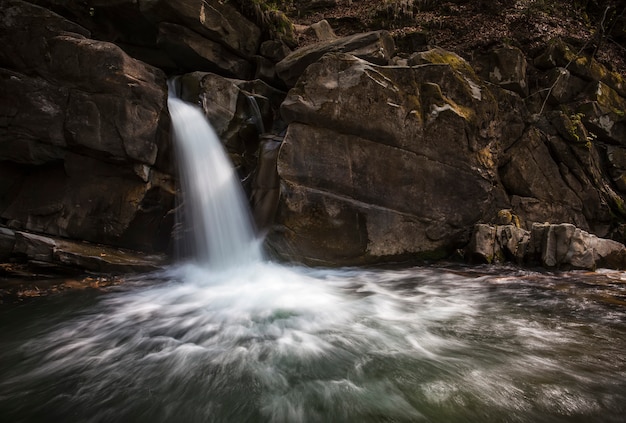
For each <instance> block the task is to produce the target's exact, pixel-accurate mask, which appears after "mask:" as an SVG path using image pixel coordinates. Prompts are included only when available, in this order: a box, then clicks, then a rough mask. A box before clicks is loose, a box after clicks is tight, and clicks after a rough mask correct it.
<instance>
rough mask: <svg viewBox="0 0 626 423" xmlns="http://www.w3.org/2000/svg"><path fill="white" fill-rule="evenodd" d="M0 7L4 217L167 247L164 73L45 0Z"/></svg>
mask: <svg viewBox="0 0 626 423" xmlns="http://www.w3.org/2000/svg"><path fill="white" fill-rule="evenodd" d="M0 13H1V15H0V43H2V45H3V46H4V47H3V48H2V49H0V76H1V78H0V89H1V90H2V92H3V93H5V95H3V96H2V97H1V98H0V122H2V124H1V125H0V163H1V165H0V168H1V169H2V171H1V172H0V222H4V223H6V224H7V225H9V226H10V227H11V228H14V229H19V230H26V231H35V232H40V233H45V234H50V235H58V236H63V237H69V238H76V239H82V240H89V241H92V242H100V243H108V244H113V245H120V246H127V247H132V248H139V249H144V250H155V249H157V250H158V249H161V250H162V249H164V248H167V246H168V244H169V232H170V228H171V225H172V219H171V215H170V214H169V212H170V210H171V209H172V206H173V198H174V188H173V180H172V177H171V176H170V174H171V173H172V169H173V163H172V160H171V154H170V145H169V143H170V141H169V134H168V127H169V116H168V113H167V108H166V98H167V92H166V84H165V75H164V74H163V73H162V72H161V71H160V70H158V69H155V68H153V67H151V66H148V65H146V64H144V63H141V62H139V61H136V60H134V59H132V58H131V57H129V56H128V55H127V54H125V53H124V52H123V51H122V50H121V49H120V48H119V47H117V46H116V45H114V44H111V43H107V42H102V41H96V40H92V39H89V38H87V37H86V36H88V35H89V32H88V31H86V30H85V29H84V28H81V27H80V26H78V25H76V24H74V23H72V22H69V21H67V20H66V19H64V18H62V17H61V16H59V15H56V14H55V13H53V12H51V11H49V10H47V9H43V8H41V7H38V6H35V5H32V4H30V3H25V2H21V1H17V0H8V1H6V2H4V3H3V8H2V10H1V11H0Z"/></svg>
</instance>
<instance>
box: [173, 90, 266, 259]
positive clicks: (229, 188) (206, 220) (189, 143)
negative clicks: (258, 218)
mask: <svg viewBox="0 0 626 423" xmlns="http://www.w3.org/2000/svg"><path fill="white" fill-rule="evenodd" d="M173 85H174V84H170V90H169V96H168V100H167V105H168V108H169V110H170V115H171V118H172V127H173V129H174V136H175V140H176V142H175V144H176V151H177V154H178V158H179V167H180V174H181V179H182V186H183V198H184V200H183V205H184V208H185V210H186V213H185V218H186V222H185V226H187V227H190V228H192V229H191V236H192V238H193V255H194V257H195V259H196V260H197V262H199V263H203V264H206V265H208V266H210V267H211V268H213V269H224V268H229V267H233V266H237V265H242V264H246V263H251V262H255V261H259V260H260V259H261V252H260V246H259V242H258V241H257V240H256V238H255V232H254V227H253V224H252V219H251V216H250V213H249V210H248V206H247V203H246V199H245V196H244V193H243V190H242V188H241V184H240V182H239V179H238V178H237V174H236V172H235V170H234V168H233V167H232V165H231V162H230V159H229V158H228V156H227V155H226V153H225V151H224V148H223V146H222V144H221V142H220V140H219V138H218V137H217V134H216V133H215V131H214V130H213V128H212V127H211V126H210V124H209V123H208V121H207V120H206V117H205V116H204V114H203V113H202V111H201V110H200V109H199V108H197V107H196V106H194V105H192V104H189V103H186V102H184V101H183V100H181V99H179V98H177V97H176V95H175V90H174V87H173Z"/></svg>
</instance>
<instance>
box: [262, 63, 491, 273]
mask: <svg viewBox="0 0 626 423" xmlns="http://www.w3.org/2000/svg"><path fill="white" fill-rule="evenodd" d="M454 59H455V60H458V59H457V58H456V57H455V58H454ZM444 93H445V94H444ZM495 108H496V103H495V100H494V98H493V97H492V96H491V95H489V94H488V93H487V92H484V90H483V87H481V85H480V81H478V80H477V79H476V78H475V76H473V75H471V74H467V75H466V74H463V73H461V72H460V71H458V70H457V69H455V67H454V66H453V65H450V64H442V63H429V64H425V65H422V66H416V67H384V66H376V65H374V64H372V63H369V62H366V61H364V60H362V59H359V58H357V57H355V56H352V55H347V54H328V55H326V56H324V57H323V58H322V59H321V60H320V61H319V62H317V63H315V64H313V65H311V66H309V68H308V69H307V70H306V72H305V74H304V75H303V76H302V77H301V79H300V81H299V82H298V84H297V85H296V87H295V88H294V89H292V90H291V91H290V92H289V95H288V96H287V99H286V100H285V102H284V103H283V105H282V115H283V117H284V118H285V119H286V120H287V122H290V125H289V129H288V131H287V134H286V136H285V140H284V142H283V146H282V147H281V150H280V154H279V158H278V173H279V175H280V177H281V180H282V187H281V188H282V196H283V202H281V204H280V209H279V214H278V222H279V223H280V224H281V225H283V226H284V229H281V231H282V232H281V236H280V237H273V238H271V239H272V242H275V243H276V244H277V245H278V247H277V248H278V249H280V250H284V251H288V252H289V254H290V256H292V257H298V258H299V259H302V260H304V261H307V262H315V263H317V262H321V263H334V262H337V261H338V262H340V263H346V264H347V263H363V262H370V261H377V260H381V259H385V258H396V259H400V258H402V257H407V256H420V255H424V256H430V257H434V256H437V255H439V256H445V255H447V254H448V253H449V252H450V249H451V248H453V247H454V246H455V245H456V244H458V243H462V242H464V240H466V237H467V236H468V233H467V231H466V228H467V225H468V224H469V223H470V222H475V221H476V220H478V219H479V218H480V217H481V216H482V215H483V214H484V213H486V212H487V210H488V209H489V208H490V207H491V204H492V202H493V199H494V192H493V186H494V181H495V178H496V169H495V167H494V163H493V161H492V160H491V158H490V151H489V148H490V144H491V143H492V141H493V140H492V139H491V138H489V136H488V134H487V132H485V133H484V134H483V133H481V131H480V130H481V129H483V130H484V131H487V129H488V127H489V125H490V122H491V120H492V119H493V115H494V113H495Z"/></svg>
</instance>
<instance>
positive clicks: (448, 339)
mask: <svg viewBox="0 0 626 423" xmlns="http://www.w3.org/2000/svg"><path fill="white" fill-rule="evenodd" d="M0 322H1V323H0V416H3V419H4V421H10V422H39V421H55V422H56V421H58V422H64V421H71V422H173V421H176V422H421V421H424V422H622V421H624V416H626V325H625V322H626V273H623V272H617V271H600V272H597V273H591V272H575V271H574V272H562V273H550V272H545V271H533V270H528V269H526V270H524V269H518V268H515V267H502V266H493V267H465V266H459V265H452V264H451V265H447V266H446V265H440V266H425V267H409V268H385V269H356V268H355V269H351V268H347V269H310V268H305V267H290V266H284V265H278V264H274V263H271V262H267V261H264V262H255V263H251V264H250V265H245V266H239V267H238V268H237V269H236V270H225V271H219V272H216V271H214V270H210V269H209V268H207V267H203V266H199V265H195V264H185V265H179V266H175V267H171V268H169V269H167V270H165V271H162V272H158V273H153V274H149V275H137V276H133V277H127V280H126V281H125V282H124V283H123V284H122V285H119V286H111V287H107V288H103V289H99V290H83V291H77V292H69V293H66V294H58V295H52V296H48V297H44V298H39V299H33V300H30V301H26V302H24V303H22V304H12V305H3V306H1V307H0Z"/></svg>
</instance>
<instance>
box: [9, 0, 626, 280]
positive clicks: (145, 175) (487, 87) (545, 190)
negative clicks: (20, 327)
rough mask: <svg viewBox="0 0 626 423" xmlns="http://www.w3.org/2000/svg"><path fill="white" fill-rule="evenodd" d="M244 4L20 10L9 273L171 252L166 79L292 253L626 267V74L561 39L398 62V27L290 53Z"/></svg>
mask: <svg viewBox="0 0 626 423" xmlns="http://www.w3.org/2000/svg"><path fill="white" fill-rule="evenodd" d="M233 3H234V2H225V1H222V0H181V1H175V0H115V1H109V0H86V1H82V0H32V1H30V2H24V1H20V0H3V1H2V6H1V7H0V43H1V46H0V89H1V90H2V94H3V95H2V97H0V258H2V260H5V259H7V258H10V257H12V256H15V255H16V254H17V255H26V256H28V255H29V254H31V253H32V258H33V259H36V260H39V259H41V257H43V255H45V257H46V260H48V262H56V263H60V264H71V263H72V262H73V263H74V264H77V265H79V266H84V267H87V268H90V269H92V270H93V268H94V267H97V265H96V264H93V262H91V263H92V264H89V260H85V261H82V262H81V261H79V260H78V259H77V258H75V257H76V256H75V255H72V254H74V253H71V254H70V253H67V254H65V253H63V254H61V253H59V254H56V253H54V251H53V250H54V248H53V250H50V248H48V247H46V248H47V249H46V248H44V250H45V253H42V254H43V255H41V254H39V253H38V251H39V247H37V248H35V247H33V248H30V247H28V248H26V246H28V245H34V244H33V243H32V242H30V241H29V242H26V241H25V240H26V239H27V238H28V239H30V240H33V239H35V238H33V237H38V236H43V237H44V238H46V239H47V238H50V239H52V238H54V239H55V240H53V241H50V242H49V241H46V240H39V241H41V242H39V241H38V242H39V244H37V245H48V246H50V245H52V244H54V245H60V244H59V242H61V241H62V240H60V238H61V237H62V238H73V239H78V240H82V241H90V242H93V243H101V244H108V245H110V246H118V247H126V248H135V249H140V250H145V251H162V250H165V249H167V247H168V244H169V243H170V237H171V229H172V225H173V215H174V213H173V212H172V210H173V207H174V198H175V177H173V176H172V175H173V174H174V173H175V169H174V168H175V165H174V161H173V158H172V154H171V146H170V139H169V118H168V114H167V106H166V95H167V93H166V74H169V75H170V76H171V75H173V74H176V75H179V77H178V79H177V81H178V83H179V84H180V85H181V88H182V94H181V95H182V97H183V98H184V99H186V100H188V101H190V102H193V103H196V104H198V105H199V106H201V107H202V108H203V109H204V111H205V113H206V115H207V117H208V118H209V120H210V121H211V122H212V123H213V125H214V126H215V128H216V130H217V132H218V134H219V135H220V137H221V138H222V140H223V141H224V144H225V146H226V148H227V150H228V152H229V153H230V155H231V157H232V158H233V162H234V163H235V166H236V167H237V169H238V170H239V171H240V174H241V176H242V178H243V179H245V181H244V186H245V187H246V188H247V189H248V193H249V194H250V198H251V203H252V204H253V206H254V208H255V209H254V214H255V217H256V218H257V222H258V223H259V224H260V225H261V226H262V227H263V229H264V230H267V231H268V237H267V240H268V245H269V247H270V248H271V249H273V250H274V251H275V252H276V254H277V255H279V256H281V257H284V258H287V259H291V260H297V261H303V262H307V263H312V264H331V265H338V264H340V265H357V264H369V263H376V262H382V261H400V260H418V259H432V258H440V257H447V256H449V255H450V254H451V253H453V252H455V251H459V250H461V249H464V248H465V247H466V246H467V245H468V243H469V242H470V241H471V244H470V245H471V248H470V250H469V251H470V253H469V256H472V257H474V258H480V259H481V260H484V261H494V260H498V259H500V258H506V259H510V260H514V261H517V262H520V263H524V262H532V261H536V262H538V263H541V264H543V265H545V266H549V267H555V266H556V267H558V266H561V265H563V266H573V267H580V268H593V267H595V266H604V265H607V266H615V267H621V266H622V265H623V258H622V257H623V253H622V252H621V251H622V250H621V247H620V245H621V244H619V243H617V242H616V241H620V242H623V241H624V240H625V239H626V225H625V224H624V222H625V220H626V207H625V204H626V202H625V200H626V198H625V195H626V120H625V117H624V112H625V110H626V84H625V82H624V80H623V78H621V77H620V76H619V75H618V74H616V73H613V72H610V71H609V70H608V69H606V68H605V67H604V66H602V65H601V64H600V63H598V62H597V61H596V60H595V59H593V58H592V57H587V56H585V55H583V54H580V53H577V52H576V50H575V49H572V48H571V47H569V46H568V45H567V44H566V43H564V42H563V41H561V40H558V39H557V40H554V41H553V42H551V43H549V44H548V45H546V46H545V49H543V50H541V49H539V48H537V49H536V50H534V51H533V53H532V54H529V52H528V51H526V52H523V51H522V50H520V49H518V48H515V47H511V46H508V45H499V46H497V47H495V48H491V49H489V50H488V51H484V52H477V53H476V55H475V56H474V57H473V58H472V60H471V61H466V60H464V59H463V58H461V57H460V56H458V55H456V54H454V53H451V52H448V51H445V50H443V49H441V48H438V47H433V46H429V44H430V42H431V40H430V38H429V37H427V34H421V35H420V34H413V35H410V34H405V35H400V36H398V37H400V38H398V40H399V41H400V42H401V43H402V46H401V47H402V48H401V49H402V50H403V51H402V53H398V54H397V55H396V48H395V45H394V39H393V38H392V36H391V34H390V33H389V32H386V31H374V32H367V33H363V34H355V35H351V36H347V37H341V38H339V37H337V36H336V35H335V34H334V31H333V29H332V28H331V27H330V25H329V24H328V23H327V22H325V21H322V22H320V23H318V24H315V25H312V26H311V27H310V28H311V30H313V31H315V32H316V34H317V37H318V39H319V40H320V41H319V42H318V43H316V44H312V45H309V46H307V47H304V48H301V49H298V50H296V51H291V50H290V49H289V48H288V47H287V46H286V45H285V44H284V42H283V41H281V40H280V39H262V35H261V31H260V29H259V28H257V27H256V25H254V24H252V23H251V22H250V21H249V20H248V19H246V18H244V17H243V16H242V15H241V14H240V13H239V12H238V11H237V9H236V8H235V6H233ZM327 3H329V2H307V5H309V6H313V5H317V6H319V5H324V4H327ZM330 3H333V4H336V3H337V2H330ZM240 5H241V4H240ZM242 10H243V9H242ZM266 33H269V32H268V31H266ZM277 38H280V37H277ZM261 41H263V42H261ZM411 46H412V47H411ZM286 90H289V92H288V93H286ZM544 222H550V225H548V226H546V225H544ZM477 225H478V226H477ZM481 225H486V226H481ZM29 232H36V233H38V234H37V235H33V234H29ZM31 235H32V236H31ZM29 236H30V238H29ZM57 238H59V239H57ZM600 238H613V239H615V240H616V241H606V240H602V239H600ZM18 241H19V242H18ZM33 242H34V241H33ZM51 243H52V244H51ZM50 251H53V252H52V253H50ZM73 251H75V250H73ZM55 254H56V255H55ZM38 255H39V256H41V257H39V259H37V256H38ZM87 255H88V256H89V254H87ZM79 263H83V264H79ZM88 266H92V267H88Z"/></svg>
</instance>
